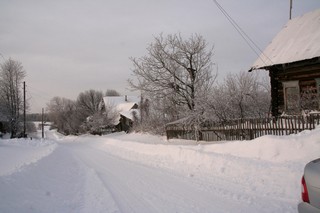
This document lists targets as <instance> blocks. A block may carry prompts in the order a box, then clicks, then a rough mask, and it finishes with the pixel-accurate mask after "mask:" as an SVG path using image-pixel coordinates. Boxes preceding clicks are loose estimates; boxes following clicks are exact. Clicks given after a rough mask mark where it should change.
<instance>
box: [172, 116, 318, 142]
mask: <svg viewBox="0 0 320 213" xmlns="http://www.w3.org/2000/svg"><path fill="white" fill-rule="evenodd" d="M319 124H320V114H311V115H308V116H290V117H289V116H288V117H277V118H276V117H273V118H263V119H262V118H257V119H239V120H233V121H228V122H224V123H216V122H206V123H203V124H201V125H200V128H198V130H195V128H190V127H185V126H184V125H181V124H179V125H177V124H171V125H170V124H169V125H167V127H166V134H167V138H168V139H172V138H179V139H187V140H203V141H225V140H227V141H232V140H252V139H254V138H257V137H261V136H263V135H290V134H296V133H299V132H301V131H303V130H312V129H314V128H315V127H316V126H317V125H319Z"/></svg>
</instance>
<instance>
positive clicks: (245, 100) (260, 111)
mask: <svg viewBox="0 0 320 213" xmlns="http://www.w3.org/2000/svg"><path fill="white" fill-rule="evenodd" d="M212 93H213V94H214V95H213V96H212V97H211V99H209V102H210V104H209V106H208V109H210V110H208V113H209V114H210V115H212V116H213V118H211V120H216V121H217V120H218V121H220V122H227V121H229V120H233V119H243V118H257V117H266V116H267V115H268V113H269V111H270V98H271V97H270V86H269V83H268V82H267V81H266V79H263V78H260V77H259V76H258V75H257V74H255V73H249V72H240V73H237V74H229V75H228V76H227V77H226V79H225V81H224V82H223V83H222V84H220V85H217V86H216V87H215V88H214V90H213V92H212Z"/></svg>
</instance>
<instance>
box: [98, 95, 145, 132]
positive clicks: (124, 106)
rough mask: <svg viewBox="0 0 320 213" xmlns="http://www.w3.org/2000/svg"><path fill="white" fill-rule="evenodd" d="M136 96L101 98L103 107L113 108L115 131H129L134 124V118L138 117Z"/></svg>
mask: <svg viewBox="0 0 320 213" xmlns="http://www.w3.org/2000/svg"><path fill="white" fill-rule="evenodd" d="M139 101H140V97H138V96H127V95H126V96H106V97H104V98H103V102H104V105H105V106H107V107H106V109H107V108H108V107H111V108H114V109H115V111H116V113H117V118H116V119H115V122H114V127H115V130H116V131H125V132H128V131H130V128H131V127H132V125H133V122H134V116H139V110H138V103H139Z"/></svg>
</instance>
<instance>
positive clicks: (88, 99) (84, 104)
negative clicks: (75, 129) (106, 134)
mask: <svg viewBox="0 0 320 213" xmlns="http://www.w3.org/2000/svg"><path fill="white" fill-rule="evenodd" d="M102 98H103V93H102V92H101V91H95V90H93V89H91V90H87V91H85V92H81V93H80V94H79V95H78V99H77V103H76V104H77V107H78V111H79V113H80V114H81V116H82V117H83V119H86V118H87V117H88V116H91V115H94V114H95V113H97V112H99V110H100V104H101V101H102Z"/></svg>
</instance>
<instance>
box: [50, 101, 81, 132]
mask: <svg viewBox="0 0 320 213" xmlns="http://www.w3.org/2000/svg"><path fill="white" fill-rule="evenodd" d="M47 108H48V111H49V117H50V120H52V121H53V123H54V125H55V127H56V128H57V129H58V131H59V132H61V133H63V134H66V135H69V134H73V135H76V134H78V133H79V130H80V125H81V120H80V119H79V114H78V111H77V106H76V102H75V101H72V100H70V99H67V98H61V97H54V98H52V99H51V101H50V103H48V104H47Z"/></svg>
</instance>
